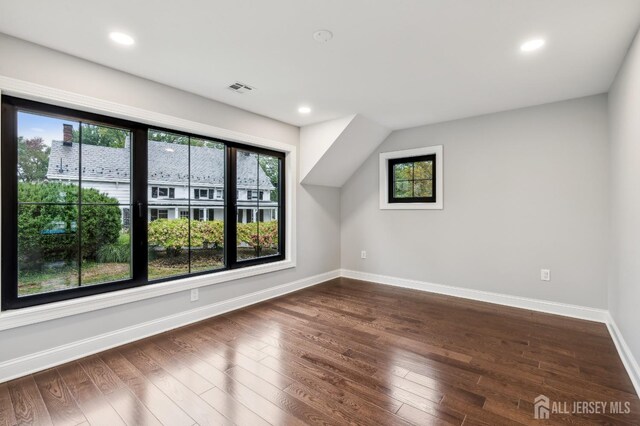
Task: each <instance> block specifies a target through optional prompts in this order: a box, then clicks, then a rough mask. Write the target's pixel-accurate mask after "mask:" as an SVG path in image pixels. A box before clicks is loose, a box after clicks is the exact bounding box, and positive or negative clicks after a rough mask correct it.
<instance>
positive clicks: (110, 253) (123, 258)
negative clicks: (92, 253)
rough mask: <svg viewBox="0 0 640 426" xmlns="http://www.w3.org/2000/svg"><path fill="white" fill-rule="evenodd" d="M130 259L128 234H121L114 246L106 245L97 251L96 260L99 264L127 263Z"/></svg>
mask: <svg viewBox="0 0 640 426" xmlns="http://www.w3.org/2000/svg"><path fill="white" fill-rule="evenodd" d="M130 257H131V245H130V239H129V234H125V233H123V234H121V235H120V237H119V238H118V241H117V242H116V243H115V244H107V245H105V246H102V247H100V248H99V249H98V252H97V253H96V260H97V261H98V262H100V263H127V262H129V260H130Z"/></svg>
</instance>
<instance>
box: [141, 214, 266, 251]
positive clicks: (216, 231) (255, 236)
mask: <svg viewBox="0 0 640 426" xmlns="http://www.w3.org/2000/svg"><path fill="white" fill-rule="evenodd" d="M238 243H244V244H246V245H247V246H249V247H252V248H255V247H256V246H260V247H262V248H275V247H277V246H278V222H277V221H271V222H260V232H259V233H258V224H257V223H255V222H254V223H239V224H238ZM149 245H150V246H156V247H164V248H165V249H166V250H167V251H168V252H172V253H175V254H178V253H180V251H181V250H182V249H183V248H186V247H189V220H188V219H158V220H154V221H153V222H151V223H150V224H149ZM223 245H224V224H223V222H222V221H220V220H213V221H195V220H194V221H191V247H210V248H211V247H213V248H219V247H222V246H223Z"/></svg>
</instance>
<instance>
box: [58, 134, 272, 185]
mask: <svg viewBox="0 0 640 426" xmlns="http://www.w3.org/2000/svg"><path fill="white" fill-rule="evenodd" d="M79 148H80V145H79V144H78V143H71V144H70V145H64V144H63V142H61V141H53V142H52V144H51V153H50V155H49V169H48V170H47V178H49V179H62V180H69V179H70V180H77V179H78V164H79V158H80V149H79ZM188 150H189V146H188V145H180V144H173V143H165V142H155V141H149V147H148V161H149V183H150V184H152V183H154V184H165V185H185V184H187V183H188V181H189V173H188V169H189V167H188V165H189V151H188ZM130 162H131V154H130V150H129V149H128V148H127V149H123V148H110V147H105V146H96V145H88V144H84V145H82V179H83V180H84V179H86V180H97V181H107V182H109V181H120V182H122V181H128V180H129V177H130V176H129V171H130V167H129V164H130ZM237 174H238V186H241V187H245V186H246V187H255V186H256V185H257V182H256V181H257V179H256V177H257V176H259V178H260V188H264V189H273V188H274V187H273V185H272V184H271V180H270V179H269V177H268V176H267V175H266V173H265V172H264V170H263V169H262V167H260V166H259V164H258V161H257V156H256V155H244V154H243V153H241V152H239V153H238V168H237ZM223 178H224V150H222V149H216V148H207V147H198V146H191V186H198V185H199V184H201V185H203V186H208V185H222V184H223V183H224V182H223Z"/></svg>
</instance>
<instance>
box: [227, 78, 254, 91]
mask: <svg viewBox="0 0 640 426" xmlns="http://www.w3.org/2000/svg"><path fill="white" fill-rule="evenodd" d="M229 90H232V91H234V92H236V93H248V92H251V91H252V90H255V88H254V87H251V86H249V85H246V84H244V83H240V82H239V81H236V82H235V83H233V84H232V85H230V86H229Z"/></svg>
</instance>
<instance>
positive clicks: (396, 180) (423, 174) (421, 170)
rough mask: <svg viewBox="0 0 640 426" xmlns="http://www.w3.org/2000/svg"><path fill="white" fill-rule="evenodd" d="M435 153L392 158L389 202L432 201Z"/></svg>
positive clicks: (433, 199)
mask: <svg viewBox="0 0 640 426" xmlns="http://www.w3.org/2000/svg"><path fill="white" fill-rule="evenodd" d="M434 163H435V155H427V156H421V157H415V158H405V159H394V160H391V161H390V163H389V164H390V166H391V168H392V171H391V176H392V181H390V185H391V187H390V191H389V194H390V200H389V201H390V202H434V201H435V194H434V179H433V169H434Z"/></svg>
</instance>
